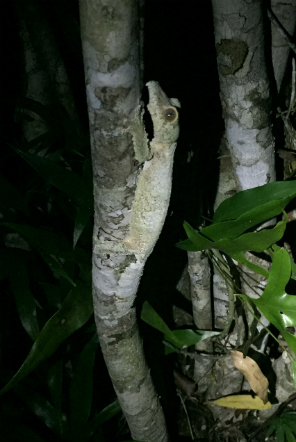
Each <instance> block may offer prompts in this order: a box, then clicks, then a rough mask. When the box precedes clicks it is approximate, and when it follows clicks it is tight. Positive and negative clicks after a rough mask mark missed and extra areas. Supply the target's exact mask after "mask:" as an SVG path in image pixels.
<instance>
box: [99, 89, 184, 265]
mask: <svg viewBox="0 0 296 442" xmlns="http://www.w3.org/2000/svg"><path fill="white" fill-rule="evenodd" d="M146 85H147V87H148V92H149V104H148V106H147V108H148V111H149V113H150V115H151V118H152V122H153V139H152V140H151V141H150V142H149V141H148V137H147V134H146V132H145V129H144V125H143V121H142V113H141V112H140V113H141V115H140V120H141V121H140V123H141V125H140V126H138V122H137V124H135V125H134V126H133V125H132V129H133V141H134V148H135V158H136V159H137V160H138V161H139V162H143V165H142V169H141V172H140V174H139V177H138V182H137V187H136V192H135V197H134V201H133V204H132V209H131V210H132V213H131V221H130V228H129V234H128V236H127V237H126V238H125V239H124V240H122V241H106V240H99V239H97V238H96V239H95V249H94V252H95V253H101V252H104V250H105V251H110V252H114V253H124V254H135V255H136V256H137V257H138V259H140V260H141V261H142V260H145V259H147V258H148V256H149V255H150V254H151V252H152V250H153V248H154V245H155V244H156V242H157V240H158V237H159V235H160V232H161V230H162V227H163V225H164V221H165V218H166V214H167V210H168V206H169V200H170V194H171V187H172V170H173V161H174V153H175V150H176V146H177V143H176V141H177V139H178V136H179V114H178V110H177V108H178V107H180V103H179V101H178V100H177V99H176V98H171V99H170V98H168V97H167V95H166V94H165V93H164V92H163V90H162V89H161V87H160V85H159V83H158V82H156V81H149V82H148V83H147V84H146ZM139 145H141V146H140V148H139V147H138V146H139ZM145 157H146V159H145ZM144 159H145V161H143V160H144Z"/></svg>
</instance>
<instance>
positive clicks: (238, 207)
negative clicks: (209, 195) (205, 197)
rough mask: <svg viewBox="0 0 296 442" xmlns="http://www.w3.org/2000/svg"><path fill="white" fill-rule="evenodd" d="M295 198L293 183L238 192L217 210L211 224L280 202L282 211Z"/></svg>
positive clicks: (278, 183)
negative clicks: (270, 203)
mask: <svg viewBox="0 0 296 442" xmlns="http://www.w3.org/2000/svg"><path fill="white" fill-rule="evenodd" d="M295 196H296V182H295V181H276V182H273V183H269V184H265V185H264V186H260V187H256V188H254V189H249V190H244V191H242V192H238V193H237V194H235V195H233V196H232V197H230V198H227V199H226V200H224V201H223V202H222V203H221V204H220V206H219V207H218V208H217V210H216V212H215V214H214V218H213V222H214V223H216V222H221V221H228V220H231V219H237V218H239V217H240V216H241V215H243V214H245V213H247V212H249V211H250V210H252V209H254V208H255V207H257V206H262V205H264V204H266V203H269V202H272V201H276V200H278V201H281V207H282V209H283V208H284V207H285V206H286V205H287V204H288V203H289V202H290V201H291V200H292V199H293V198H295Z"/></svg>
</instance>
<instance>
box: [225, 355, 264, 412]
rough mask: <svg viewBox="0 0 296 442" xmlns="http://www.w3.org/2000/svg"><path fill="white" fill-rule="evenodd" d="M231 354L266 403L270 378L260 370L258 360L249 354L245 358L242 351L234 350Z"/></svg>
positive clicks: (234, 362) (234, 361)
mask: <svg viewBox="0 0 296 442" xmlns="http://www.w3.org/2000/svg"><path fill="white" fill-rule="evenodd" d="M231 354H232V360H233V364H234V366H235V367H236V368H237V369H238V370H239V371H240V372H241V373H242V374H243V375H244V376H245V378H246V379H247V381H248V382H249V384H250V386H251V388H252V390H253V391H254V393H256V394H257V395H258V396H259V397H260V398H261V399H262V401H263V403H264V404H266V403H267V401H268V398H267V395H268V379H267V378H266V377H265V376H264V374H263V373H262V371H261V370H260V367H259V365H258V364H257V362H255V361H254V359H252V358H250V357H249V356H247V357H245V358H244V355H243V353H242V352H241V351H236V350H232V351H231Z"/></svg>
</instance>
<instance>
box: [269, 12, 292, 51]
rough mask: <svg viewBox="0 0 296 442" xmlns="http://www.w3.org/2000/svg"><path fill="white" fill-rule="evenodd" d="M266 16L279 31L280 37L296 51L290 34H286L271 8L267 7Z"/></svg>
mask: <svg viewBox="0 0 296 442" xmlns="http://www.w3.org/2000/svg"><path fill="white" fill-rule="evenodd" d="M267 16H268V18H269V20H270V21H271V23H272V24H273V25H274V26H276V28H277V29H278V31H279V33H280V34H281V35H282V37H283V38H284V39H285V41H286V42H287V43H288V45H289V46H290V48H291V49H292V50H293V51H294V52H295V53H296V45H295V43H294V42H293V41H292V39H291V37H290V35H289V34H288V32H287V31H286V29H285V28H284V27H283V25H282V24H281V22H280V21H279V19H278V18H277V16H276V15H275V14H274V13H273V12H272V10H271V9H267Z"/></svg>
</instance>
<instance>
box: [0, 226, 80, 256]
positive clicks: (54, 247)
mask: <svg viewBox="0 0 296 442" xmlns="http://www.w3.org/2000/svg"><path fill="white" fill-rule="evenodd" d="M2 225H4V226H7V227H10V228H11V229H13V230H15V231H16V232H18V233H20V234H21V235H22V236H24V237H25V238H27V239H28V240H30V243H31V244H32V245H33V246H35V247H36V248H38V249H42V250H44V251H45V252H46V253H47V254H50V255H55V256H58V257H59V258H64V259H69V258H71V256H72V254H73V251H72V247H71V245H70V243H69V242H68V241H67V239H66V238H65V237H64V236H63V235H62V234H58V233H55V232H52V231H50V230H48V229H43V228H40V227H32V226H29V225H26V224H15V223H3V224H2Z"/></svg>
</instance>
